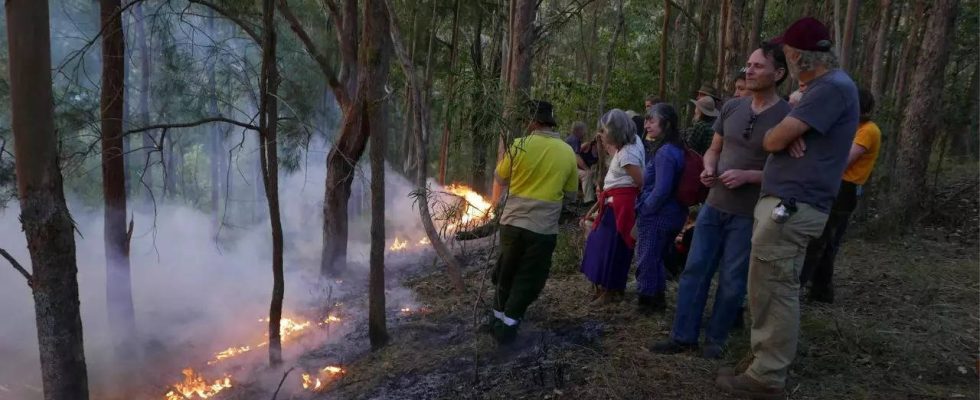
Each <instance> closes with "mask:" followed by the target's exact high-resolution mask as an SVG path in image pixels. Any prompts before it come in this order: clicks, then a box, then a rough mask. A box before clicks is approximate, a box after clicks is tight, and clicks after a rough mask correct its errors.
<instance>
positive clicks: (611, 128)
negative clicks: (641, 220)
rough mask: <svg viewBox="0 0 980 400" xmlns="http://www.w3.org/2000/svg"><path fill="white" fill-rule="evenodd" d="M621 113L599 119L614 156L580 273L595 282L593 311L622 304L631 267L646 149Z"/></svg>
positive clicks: (605, 139) (611, 153) (604, 140)
mask: <svg viewBox="0 0 980 400" xmlns="http://www.w3.org/2000/svg"><path fill="white" fill-rule="evenodd" d="M635 130H636V127H635V126H634V124H633V121H632V120H631V119H630V118H629V117H628V116H626V113H625V112H623V111H622V110H620V109H613V110H610V111H609V112H607V113H606V114H605V115H603V116H602V118H600V119H599V135H600V137H601V139H600V140H602V143H603V145H604V146H605V148H606V149H605V150H606V152H607V153H608V154H609V155H611V156H612V159H610V161H609V170H608V171H607V172H606V177H605V179H604V183H603V190H602V193H601V194H600V195H599V200H598V202H599V213H598V216H597V218H596V221H595V223H594V225H593V227H592V231H591V232H590V233H589V237H588V239H587V240H586V242H585V252H584V254H583V256H582V268H581V271H582V273H583V274H585V277H586V278H588V279H589V281H591V282H592V284H593V287H594V288H595V292H594V295H593V300H592V304H593V305H603V304H607V303H610V302H612V301H617V300H619V299H621V297H622V294H623V290H625V289H626V280H627V277H628V276H629V270H630V264H631V262H632V261H633V247H634V245H635V244H636V238H634V237H633V225H634V224H635V222H636V199H637V197H638V196H639V194H640V188H641V187H643V165H644V153H643V144H642V143H641V142H640V138H639V137H637V136H636V132H635Z"/></svg>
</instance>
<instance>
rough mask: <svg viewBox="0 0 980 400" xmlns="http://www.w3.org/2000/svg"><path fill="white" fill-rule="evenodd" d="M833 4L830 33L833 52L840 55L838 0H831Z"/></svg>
mask: <svg viewBox="0 0 980 400" xmlns="http://www.w3.org/2000/svg"><path fill="white" fill-rule="evenodd" d="M833 2H834V4H833V5H834V11H833V20H834V23H833V25H832V26H831V31H832V33H833V35H834V52H836V53H837V54H840V51H841V46H840V44H841V39H840V34H841V29H840V0H833Z"/></svg>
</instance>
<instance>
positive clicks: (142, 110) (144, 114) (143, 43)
mask: <svg viewBox="0 0 980 400" xmlns="http://www.w3.org/2000/svg"><path fill="white" fill-rule="evenodd" d="M133 15H134V17H135V19H136V42H137V43H139V47H140V68H139V69H140V83H139V85H140V89H139V91H140V98H139V111H138V113H139V122H140V124H141V125H142V126H147V125H149V124H150V57H152V55H151V54H150V43H149V42H150V39H149V37H148V36H147V35H146V21H144V16H143V3H142V2H137V3H136V4H134V5H133ZM156 147H157V144H156V140H155V139H154V135H153V133H152V132H149V131H147V132H144V133H143V151H142V155H143V157H142V160H140V162H139V165H140V166H141V172H140V174H141V176H142V177H143V178H142V181H143V182H142V184H141V185H140V186H144V185H145V186H144V187H142V188H141V189H140V190H141V191H142V193H143V199H142V202H143V203H144V205H148V204H150V203H151V202H152V200H153V197H152V196H153V193H152V190H153V171H152V170H151V169H150V165H151V162H150V157H152V155H153V150H154V148H156Z"/></svg>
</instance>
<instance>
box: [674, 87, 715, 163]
mask: <svg viewBox="0 0 980 400" xmlns="http://www.w3.org/2000/svg"><path fill="white" fill-rule="evenodd" d="M691 103H694V125H691V126H690V127H689V128H687V129H685V130H684V133H683V134H682V135H681V136H682V137H683V138H684V143H686V144H687V147H690V148H691V149H692V150H694V151H696V152H698V154H704V152H705V151H707V150H708V147H710V146H711V140H712V138H713V137H714V135H715V132H714V130H713V129H712V128H711V127H712V126H713V125H714V124H715V118H718V115H719V114H720V113H719V112H718V109H717V108H715V102H714V100H712V99H711V97H707V96H705V97H702V98H700V99H697V100H691Z"/></svg>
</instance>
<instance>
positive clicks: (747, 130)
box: [742, 114, 759, 140]
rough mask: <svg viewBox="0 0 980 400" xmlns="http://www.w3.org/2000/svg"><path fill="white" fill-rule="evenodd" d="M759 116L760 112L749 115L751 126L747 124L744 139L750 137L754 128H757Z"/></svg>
mask: <svg viewBox="0 0 980 400" xmlns="http://www.w3.org/2000/svg"><path fill="white" fill-rule="evenodd" d="M758 118H759V114H752V116H751V117H749V126H746V127H745V131H743V132H742V139H745V140H748V139H749V136H751V135H752V130H753V129H755V120H756V119H758Z"/></svg>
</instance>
